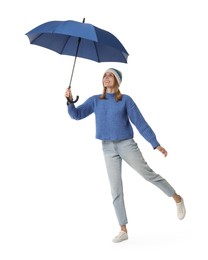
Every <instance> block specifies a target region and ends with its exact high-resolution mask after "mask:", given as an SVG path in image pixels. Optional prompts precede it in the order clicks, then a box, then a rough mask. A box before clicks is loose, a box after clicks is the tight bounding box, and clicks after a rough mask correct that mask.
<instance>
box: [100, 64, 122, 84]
mask: <svg viewBox="0 0 208 260" xmlns="http://www.w3.org/2000/svg"><path fill="white" fill-rule="evenodd" d="M107 72H110V73H113V75H114V76H115V78H116V80H117V82H118V85H119V86H120V85H121V81H122V73H121V71H119V70H117V69H114V68H109V69H107V70H106V71H105V73H107ZM105 73H104V74H105Z"/></svg>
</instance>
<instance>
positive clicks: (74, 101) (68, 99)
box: [66, 86, 79, 104]
mask: <svg viewBox="0 0 208 260" xmlns="http://www.w3.org/2000/svg"><path fill="white" fill-rule="evenodd" d="M70 88H71V87H70V86H69V87H68V89H70ZM66 99H67V101H68V102H69V103H73V104H74V103H76V102H77V101H78V100H79V96H76V99H75V100H73V99H71V98H66Z"/></svg>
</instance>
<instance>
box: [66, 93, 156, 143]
mask: <svg viewBox="0 0 208 260" xmlns="http://www.w3.org/2000/svg"><path fill="white" fill-rule="evenodd" d="M99 97H100V95H94V96H92V97H90V98H88V99H87V100H86V101H85V102H84V103H83V104H82V105H80V106H78V107H75V105H74V104H70V105H69V106H68V113H69V115H70V117H71V118H73V119H75V120H80V119H83V118H85V117H87V116H89V115H90V114H92V113H93V112H94V113H95V120H96V138H97V139H100V140H105V141H120V140H125V139H130V138H133V136H134V133H133V128H132V126H131V123H133V124H134V125H135V126H136V128H137V129H138V131H139V133H140V134H141V135H142V136H143V137H144V138H145V139H146V140H147V141H148V142H149V143H150V144H151V145H152V147H153V148H156V147H157V146H158V145H160V144H159V143H158V141H157V139H156V136H155V133H154V132H153V130H152V129H151V127H150V126H149V125H148V123H147V122H146V120H145V119H144V117H143V116H142V114H141V112H140V110H139V109H138V107H137V105H136V104H135V102H134V101H133V99H132V98H131V97H130V96H128V95H124V94H123V95H122V100H120V101H116V100H115V94H109V93H106V99H100V98H99ZM130 122H131V123H130Z"/></svg>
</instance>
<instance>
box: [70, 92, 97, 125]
mask: <svg viewBox="0 0 208 260" xmlns="http://www.w3.org/2000/svg"><path fill="white" fill-rule="evenodd" d="M93 100H94V98H93V97H90V98H88V99H87V100H86V101H85V102H84V103H83V104H82V105H79V106H78V107H75V105H74V104H69V105H68V114H69V115H70V117H71V118H72V119H75V120H81V119H83V118H85V117H87V116H89V115H90V114H92V113H93V112H94V102H93Z"/></svg>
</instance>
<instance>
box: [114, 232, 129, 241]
mask: <svg viewBox="0 0 208 260" xmlns="http://www.w3.org/2000/svg"><path fill="white" fill-rule="evenodd" d="M127 239H128V234H127V233H126V232H124V231H120V232H119V234H118V235H117V236H116V237H114V239H113V240H112V241H113V242H114V243H119V242H122V241H124V240H127Z"/></svg>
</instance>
